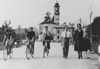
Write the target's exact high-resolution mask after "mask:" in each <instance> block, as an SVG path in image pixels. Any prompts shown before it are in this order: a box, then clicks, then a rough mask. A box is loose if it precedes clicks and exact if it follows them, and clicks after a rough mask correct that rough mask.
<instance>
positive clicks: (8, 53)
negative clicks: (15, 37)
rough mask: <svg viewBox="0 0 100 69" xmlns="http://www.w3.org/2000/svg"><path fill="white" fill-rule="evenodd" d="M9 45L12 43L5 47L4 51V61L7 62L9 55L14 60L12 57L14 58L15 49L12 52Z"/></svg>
mask: <svg viewBox="0 0 100 69" xmlns="http://www.w3.org/2000/svg"><path fill="white" fill-rule="evenodd" d="M9 43H10V41H8V43H7V46H4V49H3V59H4V60H5V61H6V60H7V58H8V55H9V57H10V59H12V57H13V48H11V51H10V47H12V46H10V45H9Z"/></svg>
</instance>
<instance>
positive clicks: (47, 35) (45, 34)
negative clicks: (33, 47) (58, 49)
mask: <svg viewBox="0 0 100 69" xmlns="http://www.w3.org/2000/svg"><path fill="white" fill-rule="evenodd" d="M44 28H45V30H44V31H43V46H45V40H48V41H47V48H48V51H47V53H48V54H49V50H50V42H51V33H50V31H49V30H48V26H47V25H45V26H44Z"/></svg>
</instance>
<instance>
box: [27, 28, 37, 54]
mask: <svg viewBox="0 0 100 69" xmlns="http://www.w3.org/2000/svg"><path fill="white" fill-rule="evenodd" d="M26 41H28V43H27V46H29V45H30V44H31V46H32V47H31V48H32V50H33V52H32V54H34V43H35V32H34V31H33V27H30V28H29V31H28V33H27V35H26Z"/></svg>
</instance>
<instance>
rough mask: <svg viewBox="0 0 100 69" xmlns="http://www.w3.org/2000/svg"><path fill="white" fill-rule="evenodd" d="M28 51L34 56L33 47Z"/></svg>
mask: <svg viewBox="0 0 100 69" xmlns="http://www.w3.org/2000/svg"><path fill="white" fill-rule="evenodd" d="M30 53H31V57H32V58H33V57H34V53H33V49H32V48H31V50H30Z"/></svg>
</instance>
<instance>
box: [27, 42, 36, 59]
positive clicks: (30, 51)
mask: <svg viewBox="0 0 100 69" xmlns="http://www.w3.org/2000/svg"><path fill="white" fill-rule="evenodd" d="M28 42H29V45H28V46H27V47H26V58H27V59H28V60H29V59H30V58H31V57H32V58H33V55H34V54H33V48H32V43H31V42H33V40H29V41H28Z"/></svg>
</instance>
